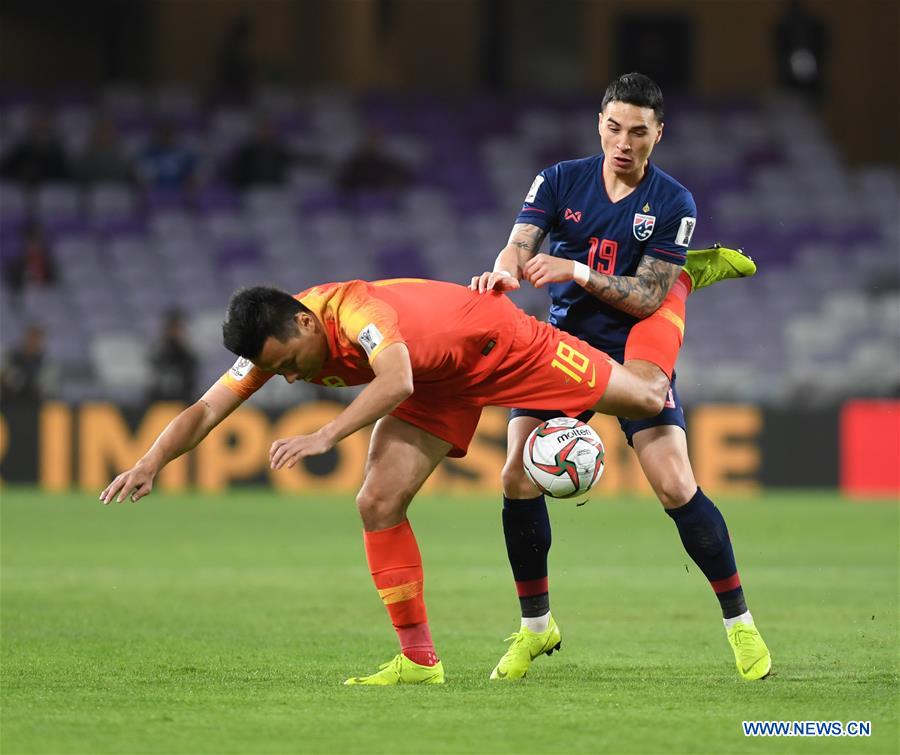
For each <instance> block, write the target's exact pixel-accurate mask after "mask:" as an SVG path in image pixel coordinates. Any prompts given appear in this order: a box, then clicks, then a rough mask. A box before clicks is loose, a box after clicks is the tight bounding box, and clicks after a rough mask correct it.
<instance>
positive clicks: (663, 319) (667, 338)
mask: <svg viewBox="0 0 900 755" xmlns="http://www.w3.org/2000/svg"><path fill="white" fill-rule="evenodd" d="M690 293H691V279H690V278H688V276H687V273H685V272H681V273H680V274H679V276H678V280H676V281H675V285H673V286H672V290H671V291H669V294H668V296H666V298H665V299H664V300H663V303H662V304H661V305H660V307H659V309H657V310H656V312H654V313H653V314H652V315H650V316H649V317H647V318H645V319H643V320H641V321H640V322H639V323H637V325H635V326H634V327H633V328H632V329H631V332H630V333H629V334H628V340H627V341H626V342H625V361H626V362H627V361H629V360H631V359H642V360H644V361H645V362H651V363H652V364H655V365H656V366H657V367H659V368H660V369H661V370H662V371H663V372H665V373H666V376H667V377H668V378H669V380H671V379H672V372H673V370H674V369H675V362H676V360H677V359H678V352H679V351H680V350H681V344H682V342H683V341H684V319H685V303H686V302H687V298H688V296H689V295H690Z"/></svg>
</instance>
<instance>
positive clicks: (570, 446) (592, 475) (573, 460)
mask: <svg viewBox="0 0 900 755" xmlns="http://www.w3.org/2000/svg"><path fill="white" fill-rule="evenodd" d="M605 455H606V452H605V451H604V449H603V441H601V440H600V436H599V435H597V433H596V432H595V431H594V428H592V427H591V426H590V425H586V424H585V423H584V422H579V421H578V420H577V419H575V418H574V417H558V418H556V419H551V420H548V421H547V422H543V423H541V424H540V425H538V426H537V427H536V428H534V430H532V431H531V435H529V436H528V440H526V441H525V448H524V449H523V451H522V462H523V463H524V465H525V473H526V474H527V475H528V478H529V479H530V480H531V481H532V482H533V483H534V484H535V485H537V486H538V487H539V488H540V489H541V490H542V491H544V493H546V494H547V495H549V496H552V497H553V498H574V497H575V496H580V495H584V494H585V493H587V492H588V491H589V490H590V489H591V488H592V487H593V485H594V483H595V482H597V480H599V479H600V475H601V474H603V462H604V457H605Z"/></svg>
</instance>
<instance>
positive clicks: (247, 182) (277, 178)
mask: <svg viewBox="0 0 900 755" xmlns="http://www.w3.org/2000/svg"><path fill="white" fill-rule="evenodd" d="M291 162H292V158H291V153H290V151H289V150H288V149H287V148H286V147H285V146H284V144H282V143H281V142H280V141H279V139H278V135H277V134H276V133H275V128H274V127H273V125H272V122H271V121H270V120H268V119H267V118H261V119H260V120H259V121H258V122H257V124H256V129H255V130H254V132H253V136H251V137H250V138H249V139H248V140H247V141H245V142H244V143H243V144H242V145H240V146H239V147H238V148H237V150H236V151H235V153H234V156H233V157H232V158H231V162H230V164H229V166H228V171H227V172H228V179H229V181H230V182H231V183H232V184H233V185H234V186H236V187H238V188H241V189H246V188H247V187H248V186H259V185H269V186H280V185H281V184H283V183H284V179H285V176H286V175H287V171H288V168H290V166H291Z"/></svg>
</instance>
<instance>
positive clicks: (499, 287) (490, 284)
mask: <svg viewBox="0 0 900 755" xmlns="http://www.w3.org/2000/svg"><path fill="white" fill-rule="evenodd" d="M469 288H470V289H471V290H472V291H477V292H478V293H479V294H483V293H484V292H485V291H515V290H516V289H517V288H519V281H518V280H517V279H516V277H515V276H514V275H510V274H509V273H508V272H507V271H506V270H493V271H491V272H489V273H482V274H481V275H476V276H474V277H473V278H472V282H471V283H470V284H469Z"/></svg>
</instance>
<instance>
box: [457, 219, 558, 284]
mask: <svg viewBox="0 0 900 755" xmlns="http://www.w3.org/2000/svg"><path fill="white" fill-rule="evenodd" d="M546 235H547V232H546V231H544V230H543V229H542V228H538V227H537V226H536V225H531V224H530V223H516V224H515V225H514V226H513V229H512V233H510V234H509V241H507V242H506V246H505V247H503V249H501V250H500V254H498V255H497V259H496V260H495V261H494V269H493V271H492V272H486V273H482V274H481V275H476V276H475V277H473V278H472V282H471V283H470V284H469V288H471V289H473V290H475V291H479V292H484V291H490V290H491V289H496V290H498V291H510V290H513V289H516V288H518V287H519V281H520V280H521V279H522V278H523V277H524V272H523V271H524V268H525V264H526V263H527V262H528V260H530V259H531V258H532V257H534V255H535V254H536V253H537V250H538V249H540V248H541V243H542V242H543V240H544V236H546Z"/></svg>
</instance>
